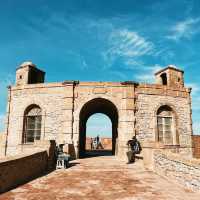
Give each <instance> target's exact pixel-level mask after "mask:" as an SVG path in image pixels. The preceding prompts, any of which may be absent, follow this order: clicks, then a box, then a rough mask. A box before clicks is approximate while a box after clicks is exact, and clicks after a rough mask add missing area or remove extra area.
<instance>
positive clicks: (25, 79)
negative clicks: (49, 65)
mask: <svg viewBox="0 0 200 200" xmlns="http://www.w3.org/2000/svg"><path fill="white" fill-rule="evenodd" d="M44 79H45V72H43V71H41V70H40V69H38V68H37V67H36V65H34V64H33V63H32V62H24V63H22V64H21V65H20V66H19V67H18V68H17V70H16V85H26V84H36V83H44Z"/></svg>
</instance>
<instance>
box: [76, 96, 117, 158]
mask: <svg viewBox="0 0 200 200" xmlns="http://www.w3.org/2000/svg"><path fill="white" fill-rule="evenodd" d="M95 113H102V114H105V115H107V116H108V117H109V118H110V120H111V122H112V154H113V155H115V153H116V139H117V137H118V133H117V128H118V111H117V108H116V106H115V105H114V104H113V103H112V102H111V101H109V100H107V99H103V98H96V99H92V100H90V101H89V102H87V103H86V104H85V105H84V106H83V108H82V109H81V111H80V116H79V157H80V158H81V157H84V156H85V155H86V154H85V153H86V151H85V150H86V149H85V146H86V124H87V120H88V118H89V117H90V116H91V115H93V114H95Z"/></svg>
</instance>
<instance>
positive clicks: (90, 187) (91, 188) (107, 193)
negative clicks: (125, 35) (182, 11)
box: [0, 156, 200, 200]
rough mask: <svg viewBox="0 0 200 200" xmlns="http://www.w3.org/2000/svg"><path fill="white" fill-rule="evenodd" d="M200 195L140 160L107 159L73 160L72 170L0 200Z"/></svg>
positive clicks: (157, 199) (161, 199)
mask: <svg viewBox="0 0 200 200" xmlns="http://www.w3.org/2000/svg"><path fill="white" fill-rule="evenodd" d="M21 173H23V172H21ZM199 195H200V194H198V193H193V192H191V191H188V190H186V189H184V188H182V187H180V186H179V185H176V184H174V183H172V182H169V181H168V180H166V179H164V178H162V177H160V176H158V175H156V174H154V173H153V172H150V171H147V170H145V169H144V168H143V167H142V165H141V161H138V160H137V162H136V163H135V164H131V165H127V164H125V163H123V162H122V161H119V160H117V159H116V158H115V157H112V156H105V157H93V158H86V159H81V160H76V161H73V162H72V166H71V167H70V168H69V169H60V170H56V171H54V172H52V173H50V174H48V175H46V176H43V177H40V178H38V179H36V180H33V181H32V182H30V183H27V184H25V185H23V186H20V187H18V188H16V189H14V190H12V191H10V192H7V193H5V194H2V195H0V200H26V199H27V200H36V199H37V200H40V199H41V200H44V199H45V200H46V199H50V200H62V199H67V200H86V199H87V200H94V199H95V200H102V199H103V200H112V199H116V200H175V199H176V200H179V199H180V200H183V199H184V200H193V199H194V200H199V199H200V196H199Z"/></svg>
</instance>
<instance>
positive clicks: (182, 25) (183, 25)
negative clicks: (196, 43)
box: [167, 18, 200, 41]
mask: <svg viewBox="0 0 200 200" xmlns="http://www.w3.org/2000/svg"><path fill="white" fill-rule="evenodd" d="M199 22H200V18H188V19H186V20H184V21H181V22H178V23H177V24H175V25H174V26H172V28H171V30H170V32H171V34H170V35H168V36H167V38H168V39H171V40H175V41H179V40H180V39H182V38H186V39H190V38H191V37H192V36H193V35H195V34H196V33H197V32H198V31H199V29H198V28H197V25H198V23H199Z"/></svg>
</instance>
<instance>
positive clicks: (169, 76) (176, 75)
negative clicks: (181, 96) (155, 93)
mask: <svg viewBox="0 0 200 200" xmlns="http://www.w3.org/2000/svg"><path fill="white" fill-rule="evenodd" d="M183 74H184V71H182V70H180V69H177V68H176V67H175V66H174V65H169V66H168V67H166V68H164V69H162V70H160V71H158V72H156V73H155V76H156V83H157V84H160V85H166V86H169V87H175V88H183V87H184V78H183Z"/></svg>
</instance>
